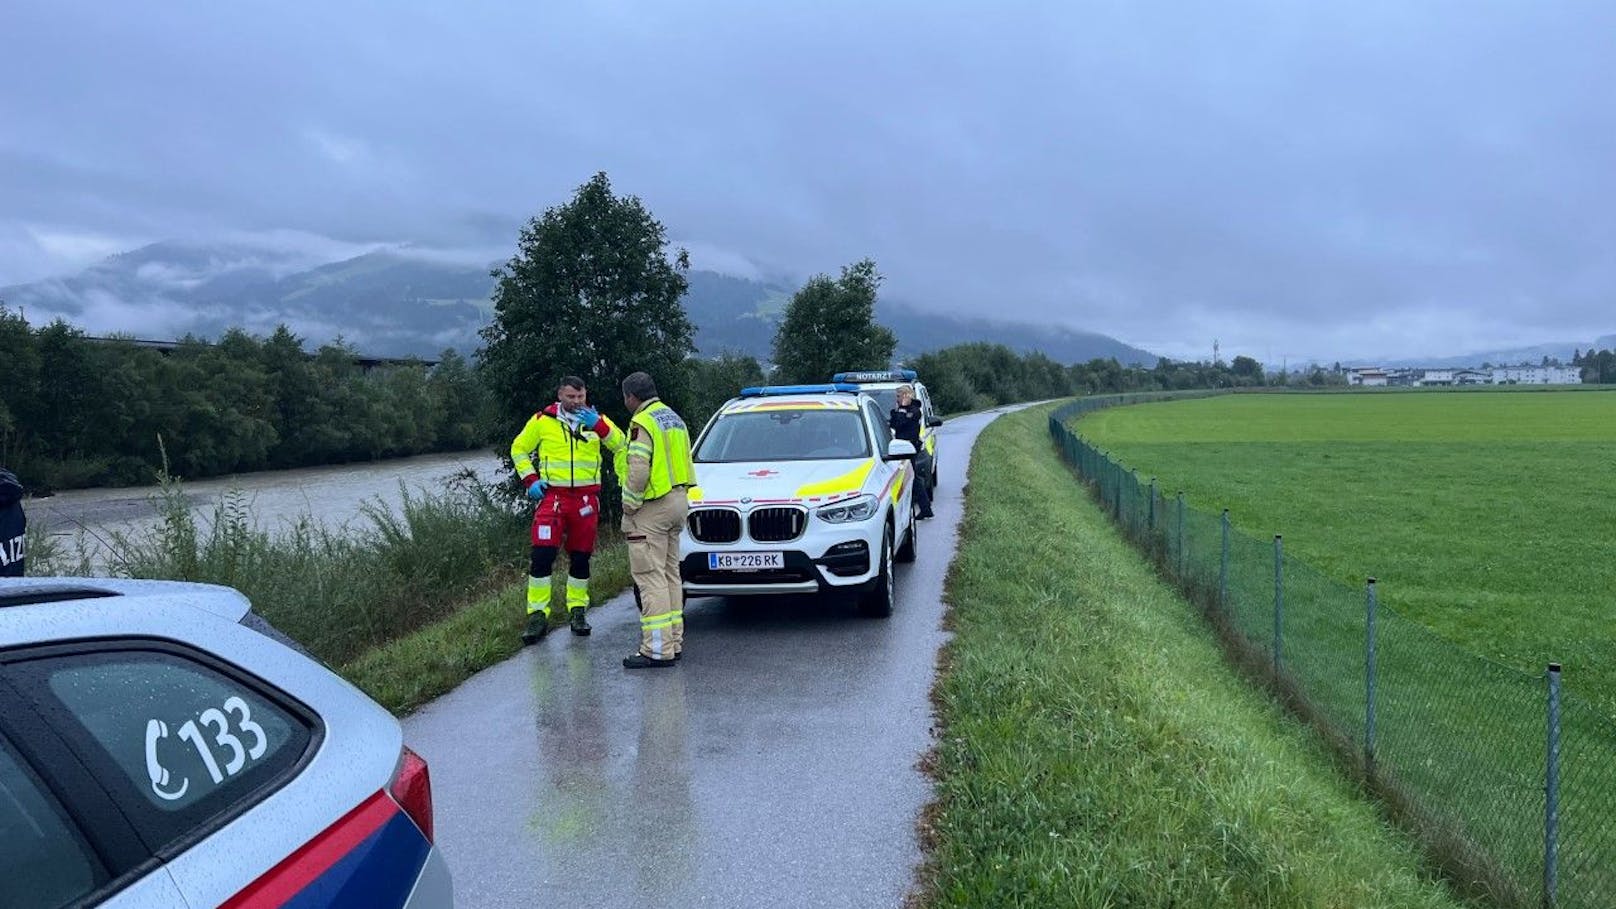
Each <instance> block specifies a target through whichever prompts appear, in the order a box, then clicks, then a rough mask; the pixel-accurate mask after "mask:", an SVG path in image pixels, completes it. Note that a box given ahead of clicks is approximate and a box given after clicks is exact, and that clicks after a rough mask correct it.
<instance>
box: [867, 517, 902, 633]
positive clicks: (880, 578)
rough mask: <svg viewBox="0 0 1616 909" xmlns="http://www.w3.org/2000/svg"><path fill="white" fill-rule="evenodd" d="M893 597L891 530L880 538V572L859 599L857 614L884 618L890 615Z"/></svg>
mask: <svg viewBox="0 0 1616 909" xmlns="http://www.w3.org/2000/svg"><path fill="white" fill-rule="evenodd" d="M894 595H895V590H894V589H893V580H892V529H891V528H888V529H887V532H886V533H885V534H884V535H882V537H881V571H880V573H879V574H877V575H876V578H875V586H874V587H872V588H870V590H869V591H868V592H867V593H865V594H864V595H863V596H862V597H860V598H859V612H862V613H864V614H865V615H867V616H873V617H876V618H885V617H886V616H889V615H892V601H893V598H894Z"/></svg>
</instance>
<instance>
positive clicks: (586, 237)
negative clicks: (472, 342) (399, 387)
mask: <svg viewBox="0 0 1616 909" xmlns="http://www.w3.org/2000/svg"><path fill="white" fill-rule="evenodd" d="M666 244H667V239H666V235H665V231H664V230H663V227H662V224H661V223H660V222H658V221H657V220H656V219H655V218H653V217H652V216H651V213H650V212H649V211H647V210H646V208H645V206H644V205H643V204H642V203H641V202H640V200H639V199H638V198H637V197H634V196H626V197H620V196H616V195H614V194H613V193H612V187H611V183H610V182H609V181H608V180H607V178H606V175H605V174H604V173H598V174H596V175H595V176H594V177H593V178H591V179H590V180H589V182H587V183H585V184H583V185H582V186H580V187H578V189H577V191H576V192H575V193H574V194H573V197H572V200H571V201H570V202H568V203H566V204H564V205H559V206H556V207H553V208H550V209H548V210H546V211H545V212H544V214H543V215H541V216H539V217H537V218H534V219H532V220H530V221H529V222H528V224H527V226H525V227H524V228H522V232H521V235H520V237H519V238H518V241H517V252H516V255H515V256H513V257H511V259H510V261H508V262H506V263H505V265H504V266H502V267H500V268H498V269H495V270H494V272H493V276H494V277H495V278H497V279H498V284H497V285H496V287H495V289H494V321H493V322H492V323H491V324H490V325H489V326H488V327H487V328H485V329H483V331H482V338H483V341H484V342H485V346H484V347H483V348H482V349H481V350H479V351H478V353H477V356H478V361H479V364H480V366H481V369H482V371H483V374H484V376H485V377H486V381H487V383H488V387H489V390H490V391H491V392H492V393H493V395H494V399H495V403H494V407H495V411H496V413H497V414H498V415H499V416H500V418H501V422H502V424H503V425H504V427H505V429H506V430H507V431H508V432H509V434H511V435H514V434H515V433H516V431H517V430H518V429H520V428H521V424H522V420H524V419H526V418H527V416H529V415H531V414H532V413H533V412H534V411H535V410H537V409H539V408H541V407H542V406H544V405H545V404H546V403H547V402H549V401H551V400H553V396H554V394H555V389H556V387H557V386H558V385H559V384H560V380H561V378H562V377H563V376H566V375H577V376H579V377H581V378H582V379H583V380H584V381H585V383H587V384H588V385H589V387H590V388H591V389H592V394H591V395H590V401H591V403H593V404H594V405H595V406H596V407H598V408H600V410H602V411H603V412H605V413H607V414H608V415H609V416H610V417H611V418H612V419H613V420H614V421H617V422H618V423H619V425H622V424H624V423H626V421H627V417H628V414H627V413H625V412H624V409H623V405H622V397H621V395H619V394H617V387H618V383H619V382H621V381H622V379H623V377H624V376H626V375H627V374H629V373H631V372H634V371H636V370H644V371H646V372H648V373H650V374H651V376H652V378H654V379H655V380H656V382H657V386H658V390H659V391H660V392H661V393H662V395H663V397H665V398H668V399H669V400H670V403H672V404H674V406H675V407H677V406H678V404H679V402H680V399H681V398H682V397H683V396H684V392H685V373H686V369H685V362H684V361H685V358H686V357H687V356H688V355H689V354H690V353H692V352H693V351H694V350H695V345H694V343H693V340H694V336H695V329H694V327H693V326H692V325H691V324H690V319H689V318H688V317H687V316H686V315H685V310H684V307H683V306H682V305H681V304H680V302H679V299H680V297H682V296H684V293H685V289H686V287H687V286H688V285H687V282H686V280H685V276H684V271H685V270H687V269H688V268H689V260H688V257H687V255H686V254H685V252H684V251H683V250H680V252H679V255H678V257H677V260H676V261H674V262H670V261H668V258H667V256H666V254H665V253H664V247H665V246H666Z"/></svg>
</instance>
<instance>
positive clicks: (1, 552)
mask: <svg viewBox="0 0 1616 909" xmlns="http://www.w3.org/2000/svg"><path fill="white" fill-rule="evenodd" d="M27 554H28V538H27V537H24V536H21V535H18V536H14V537H12V538H11V539H9V540H6V541H4V542H0V568H4V567H5V566H7V565H15V564H16V563H18V562H21V561H22V560H23V557H24V556H26V555H27Z"/></svg>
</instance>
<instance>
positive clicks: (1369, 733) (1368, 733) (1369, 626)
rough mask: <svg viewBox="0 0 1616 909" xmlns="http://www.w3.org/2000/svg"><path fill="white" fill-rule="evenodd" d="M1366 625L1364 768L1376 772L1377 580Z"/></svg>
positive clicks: (1372, 584)
mask: <svg viewBox="0 0 1616 909" xmlns="http://www.w3.org/2000/svg"><path fill="white" fill-rule="evenodd" d="M1368 586H1369V597H1368V603H1367V606H1366V610H1367V621H1366V622H1365V623H1364V768H1365V770H1366V771H1367V772H1368V773H1369V774H1370V775H1371V776H1373V775H1374V772H1375V606H1376V603H1375V579H1374V578H1370V579H1369V585H1368Z"/></svg>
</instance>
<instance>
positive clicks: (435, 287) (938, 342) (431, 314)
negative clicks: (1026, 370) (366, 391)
mask: <svg viewBox="0 0 1616 909" xmlns="http://www.w3.org/2000/svg"><path fill="white" fill-rule="evenodd" d="M492 267H493V263H484V262H477V261H458V262H457V261H453V260H451V259H449V258H447V257H445V256H442V255H436V254H430V253H427V252H425V251H420V250H413V249H410V248H407V247H404V248H398V247H392V248H378V249H374V250H371V251H368V252H364V253H362V254H360V255H356V256H352V257H350V258H344V259H341V260H339V261H334V262H333V261H327V260H322V259H321V258H320V256H319V255H318V254H317V253H315V252H312V251H303V250H289V249H276V248H262V247H259V246H256V245H252V244H246V243H219V244H211V243H210V244H196V243H180V242H163V243H154V244H151V245H149V246H144V247H141V248H140V249H136V250H134V251H132V252H127V253H123V254H121V255H117V256H112V257H111V258H108V259H106V260H104V261H102V262H100V263H97V264H96V265H93V266H91V267H89V268H87V269H85V270H83V271H81V272H79V273H77V274H75V275H72V276H69V277H65V278H54V279H50V280H45V281H38V282H35V283H32V284H23V285H14V286H11V287H0V301H3V302H4V303H5V304H6V305H7V306H9V307H10V308H12V309H19V308H20V309H22V310H23V311H24V312H25V313H26V314H27V316H28V318H29V320H30V321H31V322H33V323H35V324H43V323H44V322H46V321H49V320H50V319H52V318H55V317H57V316H60V317H62V318H64V319H66V320H68V321H69V322H71V323H73V324H75V325H78V326H80V327H82V328H84V329H85V330H86V331H88V332H89V333H91V334H95V335H106V334H113V333H122V334H128V335H133V336H135V337H140V338H156V339H168V338H176V337H179V336H181V335H184V334H187V333H192V334H196V335H199V336H201V337H217V336H218V335H219V334H220V333H222V332H223V331H224V330H225V329H227V328H231V327H242V328H245V329H247V330H248V331H250V332H253V333H256V334H267V333H269V332H271V331H273V330H274V328H275V326H276V325H278V324H281V323H283V322H284V323H285V324H286V325H288V326H289V327H290V328H291V329H292V330H293V331H294V332H296V333H297V334H299V335H301V336H303V337H304V338H306V339H307V340H308V341H309V342H310V343H311V344H319V343H323V342H325V341H329V340H331V339H333V338H335V337H337V336H338V335H341V336H342V337H343V338H344V339H345V340H347V341H348V342H349V343H352V344H353V345H355V346H356V347H358V348H359V349H360V350H362V351H364V352H365V353H368V354H372V355H376V356H406V355H410V354H415V355H419V356H432V355H435V354H437V353H438V352H440V351H442V350H443V349H444V348H446V347H453V348H456V349H458V350H460V351H462V352H470V351H471V350H473V349H475V348H476V347H477V345H478V338H477V330H478V329H479V328H481V327H482V326H483V325H485V324H487V321H488V319H489V317H490V315H491V312H492V309H491V306H490V304H489V302H488V298H489V295H490V293H491V291H492V289H493V285H494V281H493V278H492V277H490V276H489V271H490V269H491V268H492ZM689 280H690V292H689V294H688V295H687V296H686V298H685V307H686V310H687V311H688V312H689V313H690V318H691V321H692V322H693V323H695V325H696V328H697V334H696V344H697V347H698V348H699V349H700V350H701V351H702V352H703V353H707V354H716V353H719V352H721V351H725V350H731V351H738V352H741V353H747V354H752V355H754V356H757V357H759V358H767V356H768V354H769V346H770V342H771V340H772V339H773V337H774V329H775V325H776V324H777V321H778V319H779V316H780V314H781V312H782V311H783V310H784V308H785V306H786V304H787V303H788V302H789V301H790V299H791V294H792V292H793V290H794V289H795V288H794V287H793V286H791V285H789V284H786V283H784V282H780V281H769V280H752V279H748V278H740V277H735V276H731V275H725V274H719V273H717V272H711V271H693V272H691V273H690V275H689ZM877 315H878V318H880V320H881V321H882V322H884V323H885V324H887V325H890V326H892V328H893V329H894V330H895V331H896V332H897V334H898V338H899V352H900V353H902V354H911V353H919V352H922V351H925V350H931V349H934V348H938V347H943V346H947V345H949V344H957V343H960V342H962V341H993V342H998V343H1002V344H1006V345H1008V346H1010V347H1013V348H1015V349H1017V350H1023V351H1028V350H1041V351H1043V352H1044V353H1046V354H1047V355H1049V356H1050V357H1053V358H1054V359H1057V360H1060V361H1062V362H1078V361H1084V360H1089V359H1092V358H1094V357H1116V358H1117V359H1118V360H1120V361H1121V362H1123V363H1142V364H1145V365H1151V364H1154V363H1155V362H1156V357H1155V356H1154V355H1153V354H1151V353H1149V352H1147V351H1144V350H1140V349H1139V348H1136V347H1131V346H1129V345H1127V344H1124V343H1122V342H1120V341H1117V340H1116V339H1114V338H1110V337H1107V336H1105V335H1101V334H1093V333H1087V332H1079V331H1073V330H1070V329H1065V328H1058V327H1055V328H1052V327H1049V326H1035V325H1026V324H1021V323H1013V322H1001V321H994V320H989V319H974V320H972V319H963V318H959V317H956V316H948V315H939V314H936V313H931V312H928V311H923V310H921V309H919V308H917V307H915V306H913V305H910V304H905V303H900V302H889V301H882V303H881V304H880V306H879V309H878V313H877Z"/></svg>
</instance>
